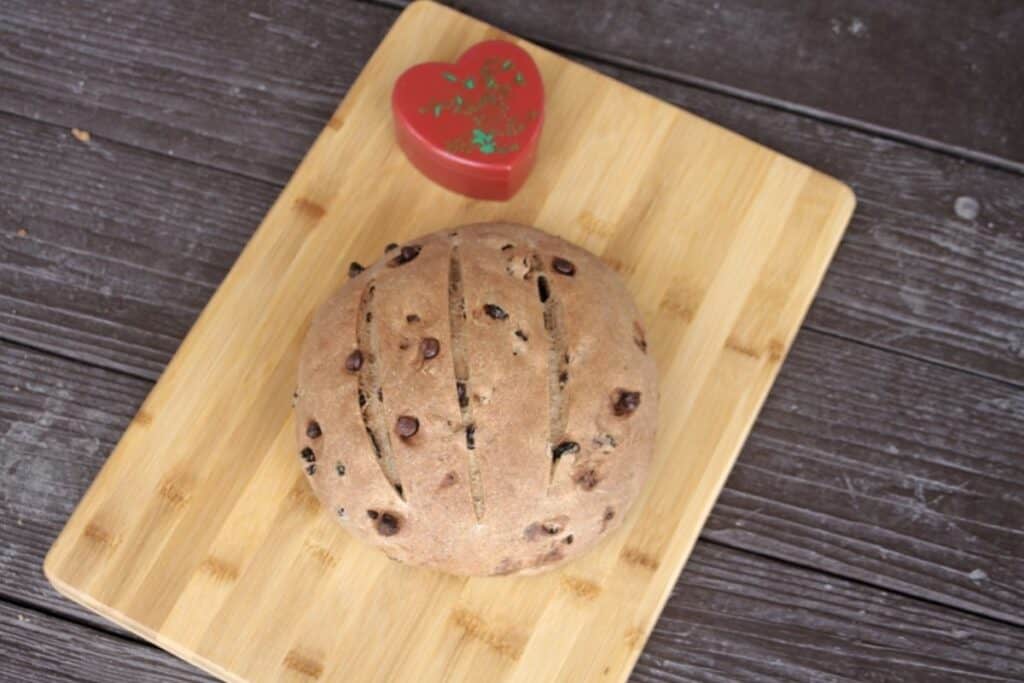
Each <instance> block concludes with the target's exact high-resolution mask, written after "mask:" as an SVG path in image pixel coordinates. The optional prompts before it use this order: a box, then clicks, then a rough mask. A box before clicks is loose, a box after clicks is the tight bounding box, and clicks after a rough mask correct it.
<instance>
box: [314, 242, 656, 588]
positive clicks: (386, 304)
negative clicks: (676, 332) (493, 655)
mask: <svg viewBox="0 0 1024 683" xmlns="http://www.w3.org/2000/svg"><path fill="white" fill-rule="evenodd" d="M389 247H390V248H389V249H388V250H387V251H386V253H385V254H384V255H383V256H382V258H381V259H380V260H379V261H378V262H377V263H375V264H374V265H372V266H369V267H367V268H365V269H364V268H363V267H362V266H359V265H358V264H353V265H352V267H351V268H350V270H349V275H350V279H349V280H348V282H346V283H345V285H343V286H342V287H341V288H340V289H339V290H338V291H337V292H336V293H335V294H333V295H332V296H331V297H330V298H329V299H328V301H327V302H326V303H325V304H324V305H323V306H322V307H321V308H320V309H319V311H318V312H317V314H316V316H315V318H314V321H313V324H312V326H311V328H310V331H309V333H308V334H307V337H306V339H305V341H304V343H303V347H302V352H301V357H300V364H299V378H298V391H297V393H298V399H297V401H296V407H295V410H296V418H297V422H296V424H297V438H298V451H299V453H300V455H301V457H300V458H299V459H298V460H299V462H300V464H302V465H303V466H304V468H305V470H306V472H307V475H308V477H309V481H310V484H311V485H312V487H313V489H314V491H315V492H316V494H317V496H318V497H319V499H320V500H321V501H322V502H323V504H324V506H325V507H326V508H327V509H329V510H333V511H336V512H337V517H338V518H339V519H340V521H341V522H342V524H344V525H345V527H346V528H347V529H348V530H349V531H350V532H352V533H353V534H354V535H356V536H357V537H359V538H361V539H362V540H364V541H366V542H369V543H371V544H374V545H376V546H378V547H381V548H382V549H383V550H384V551H385V552H386V553H387V554H388V555H389V556H390V557H392V558H394V559H397V560H400V561H402V562H407V563H410V564H417V565H427V566H431V567H434V568H436V569H440V570H443V571H448V572H452V573H456V574H468V575H488V574H508V573H530V572H536V571H543V570H545V569H548V568H551V567H553V566H556V565H558V564H560V563H561V562H563V561H566V560H568V559H570V558H572V557H575V556H577V555H579V554H581V553H583V552H585V551H586V550H587V549H588V548H590V547H592V546H593V545H594V543H595V542H597V541H598V540H599V539H600V538H602V537H603V536H604V535H605V534H607V533H608V532H609V531H611V530H612V529H613V528H615V526H617V525H618V524H619V523H620V522H621V520H622V518H623V513H624V512H625V510H626V509H627V508H628V507H629V506H630V504H631V503H632V502H633V500H634V498H635V497H636V496H637V494H638V493H639V491H640V490H641V487H642V484H643V481H644V478H645V476H646V473H647V469H648V466H649V462H650V458H651V454H652V452H653V448H654V434H655V425H656V416H657V385H656V373H655V368H654V363H653V360H652V359H651V357H650V355H649V354H648V352H647V341H646V339H645V337H644V333H643V325H642V323H641V321H640V319H639V314H638V312H637V310H636V307H635V305H634V304H633V301H632V299H631V298H630V296H629V294H628V292H627V291H626V289H625V287H624V286H623V284H622V283H621V282H620V281H619V279H618V276H617V275H616V274H615V273H614V272H613V271H612V270H611V269H610V268H608V267H607V266H605V265H604V264H603V263H602V262H601V261H600V260H599V259H598V258H597V257H595V256H593V255H592V254H590V253H589V252H587V251H585V250H583V249H581V248H579V247H576V246H574V245H572V244H569V243H568V242H565V241H564V240H561V239H559V238H557V237H554V236H552V235H548V234H546V233H544V232H541V231H539V230H536V229H534V228H528V227H525V226H519V225H511V224H504V223H492V224H479V225H472V226H463V227H460V228H457V229H454V230H447V231H443V232H438V233H434V234H431V235H427V236H424V237H422V238H420V239H417V240H413V241H411V242H410V243H408V244H405V245H401V246H400V245H389ZM316 464H320V467H316V466H315V465H316ZM311 466H312V467H311Z"/></svg>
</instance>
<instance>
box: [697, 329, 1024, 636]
mask: <svg viewBox="0 0 1024 683" xmlns="http://www.w3.org/2000/svg"><path fill="white" fill-rule="evenodd" d="M1022 444H1024V391H1022V390H1020V389H1010V388H1008V387H1007V386H1006V385H1003V384H1000V383H996V382H992V381H989V380H985V379H982V378H978V377H971V376H965V375H963V374H959V373H953V372H949V371H948V370H945V369H943V368H939V367H936V366H934V365H929V364H923V363H919V362H915V361H911V360H908V359H904V358H899V357H894V356H893V355H892V354H888V353H884V352H879V351H877V350H873V349H867V348H865V347H863V346H860V345H857V344H850V343H841V342H838V341H837V340H833V339H829V338H827V337H823V336H819V335H813V334H804V335H801V337H800V338H799V339H798V342H797V344H796V345H795V347H794V349H793V351H792V352H791V353H790V355H789V357H788V359H787V360H786V364H785V365H784V366H783V370H782V372H781V373H780V376H779V380H778V382H777V383H776V385H775V387H774V388H773V390H772V395H771V397H770V398H769V400H768V402H767V403H766V404H765V407H764V409H763V410H762V411H761V414H760V416H759V417H758V423H757V427H756V428H755V429H754V431H753V433H752V434H751V437H750V439H749V440H748V442H747V445H746V447H745V448H744V453H743V457H741V458H740V460H739V461H738V463H737V465H736V467H735V468H734V469H733V473H732V476H731V477H730V479H729V483H728V485H727V487H726V489H725V490H724V491H723V493H722V495H721V497H720V498H719V501H718V504H717V506H716V507H715V511H714V513H713V514H712V515H711V518H710V519H709V521H708V524H707V526H706V527H705V529H704V532H703V535H704V537H705V538H709V539H713V540H716V541H718V542H720V543H724V544H728V545H731V546H735V547H740V548H745V549H749V550H754V551H756V552H759V553H764V554H768V555H772V556H774V557H779V558H783V559H787V560H790V561H797V562H799V563H800V564H803V565H805V566H809V567H818V568H822V569H826V570H828V571H830V572H835V573H837V574H840V575H843V576H849V577H855V578H858V579H861V580H863V581H867V582H870V583H872V584H875V585H881V586H885V587H887V588H890V589H895V590H898V591H903V592H907V593H910V594H913V595H918V596H923V597H926V598H928V599H931V600H935V601H937V602H941V603H944V604H948V605H952V606H954V607H959V608H962V609H967V610H971V611H976V612H979V613H981V614H986V615H989V616H992V617H995V618H999V619H1005V620H1007V621H1011V622H1014V623H1018V624H1024V530H1022V529H1021V524H1020V520H1021V519H1024V498H1022V496H1021V494H1020V492H1021V491H1022V490H1024V461H1022V459H1021V457H1020V456H1021V445H1022Z"/></svg>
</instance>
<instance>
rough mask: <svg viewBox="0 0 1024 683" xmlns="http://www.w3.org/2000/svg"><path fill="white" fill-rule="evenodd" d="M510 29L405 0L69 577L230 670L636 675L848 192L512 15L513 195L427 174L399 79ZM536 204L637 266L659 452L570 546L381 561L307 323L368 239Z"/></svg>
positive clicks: (75, 521) (504, 215)
mask: <svg viewBox="0 0 1024 683" xmlns="http://www.w3.org/2000/svg"><path fill="white" fill-rule="evenodd" d="M493 37H504V38H508V39H513V38H511V37H510V36H506V35H504V34H502V33H501V32H499V31H497V30H495V29H493V28H491V27H488V26H486V25H485V24H482V23H480V22H478V21H474V20H473V19H470V18H468V17H465V16H463V15H461V14H458V13H457V12H455V11H452V10H450V9H446V8H444V7H441V6H439V5H435V4H431V3H426V2H421V3H416V4H414V5H413V6H412V7H410V8H409V9H408V10H406V11H405V12H404V13H403V14H402V16H401V18H400V19H399V20H398V21H397V23H396V24H395V26H394V28H393V29H392V30H391V32H390V33H389V34H388V35H387V37H386V38H385V39H384V42H383V43H382V44H381V46H380V48H379V49H378V50H377V52H376V53H375V54H374V56H373V58H372V59H371V60H370V63H369V64H368V65H367V66H366V68H365V69H364V71H363V73H362V75H361V76H360V77H359V79H358V80H357V81H356V83H355V84H354V85H353V86H352V89H351V90H350V92H349V93H348V95H347V97H346V98H345V100H344V101H343V102H342V104H341V106H340V107H339V108H338V110H337V112H336V113H335V114H334V116H333V117H332V118H331V120H330V121H329V122H328V124H327V127H326V128H325V129H324V130H323V132H322V133H321V134H320V136H319V138H317V140H316V142H315V144H314V145H313V147H312V149H311V150H310V152H309V154H308V155H307V157H306V159H305V160H304V161H303V162H302V164H301V165H300V166H299V168H298V170H297V171H296V172H295V175H294V176H293V177H292V179H291V181H290V182H289V183H288V186H287V187H286V188H285V189H284V192H283V193H282V194H281V197H280V198H279V199H278V201H277V202H276V203H275V204H274V206H273V208H272V209H271V210H270V212H269V214H268V215H267V217H266V219H265V220H264V221H263V224H262V225H261V226H260V228H259V230H258V231H257V233H256V235H255V236H254V237H253V239H252V241H251V242H250V243H249V245H248V246H247V247H246V249H245V250H244V252H243V253H242V255H241V256H240V257H239V259H238V262H237V263H236V264H235V267H234V268H233V269H232V270H231V272H230V274H229V275H228V277H227V278H226V280H225V281H224V284H223V285H222V286H221V288H220V289H219V290H218V291H217V293H216V294H215V295H214V297H213V299H212V300H211V301H210V304H209V305H208V306H207V308H206V310H205V311H204V312H203V314H202V315H201V316H200V318H199V321H198V322H197V323H196V325H195V327H194V328H193V329H192V331H191V332H190V333H189V335H188V337H187V338H186V339H185V341H184V343H183V344H182V346H181V349H180V350H179V351H178V353H177V354H176V355H175V357H174V359H173V360H172V361H171V363H170V365H169V366H168V368H167V370H166V372H165V373H164V375H163V377H162V378H161V380H160V382H159V383H158V384H157V386H156V388H154V390H153V392H152V393H151V394H150V396H149V398H147V399H146V401H145V403H144V404H143V406H142V408H141V409H140V410H139V413H138V415H137V416H136V417H135V419H134V420H133V422H132V424H131V425H130V426H129V428H128V430H127V431H126V432H125V434H124V437H123V438H122V440H121V442H120V444H119V445H118V447H117V449H116V450H115V451H114V453H113V455H112V456H111V457H110V459H109V460H108V462H107V463H106V465H105V466H104V468H103V470H102V471H101V472H100V474H99V476H98V477H97V478H96V481H95V482H94V483H93V485H92V487H91V488H90V489H89V491H88V493H87V494H86V496H85V498H84V499H83V500H82V502H81V504H80V505H79V506H78V509H77V510H76V511H75V513H74V515H73V516H72V517H71V519H70V521H69V522H68V524H67V526H66V527H65V529H64V531H63V533H62V534H61V535H60V538H59V539H58V540H57V542H56V543H55V544H54V546H53V548H52V550H51V551H50V554H49V556H48V557H47V560H46V566H45V569H46V574H47V576H48V577H49V578H50V580H51V581H52V582H53V584H54V585H55V586H56V587H57V588H58V589H59V590H60V591H62V592H63V593H64V594H66V595H68V596H69V597H71V598H72V599H74V600H77V601H79V602H81V603H83V604H85V605H87V606H88V607H91V608H93V609H95V610H96V611H98V612H100V613H101V614H103V615H105V616H107V617H109V618H110V619H112V620H113V621H116V622H117V623H118V624H121V625H122V626H125V627H127V628H129V629H131V630H133V631H135V632H137V633H139V634H141V635H143V636H145V637H146V638H148V639H150V640H152V641H154V642H155V643H157V644H159V645H161V646H162V647H165V648H167V649H168V650H170V651H171V652H174V653H175V654H177V655H179V656H181V657H183V658H185V659H187V660H188V661H191V662H194V663H195V664H197V665H198V666H201V667H203V668H204V669H207V670H208V671H210V672H212V673H214V674H216V675H218V676H222V677H224V678H226V679H231V680H260V681H280V680H295V681H300V680H345V681H368V680H391V681H435V680H458V681H462V680H465V681H530V682H535V681H544V680H565V681H595V680H609V681H616V680H622V679H625V678H626V676H627V675H628V673H629V671H630V668H631V667H632V664H633V662H634V661H635V660H636V657H637V655H638V654H639V652H640V650H641V649H642V648H643V646H644V642H645V640H646V638H647V636H648V634H649V632H650V630H651V628H652V627H653V625H654V622H655V620H656V619H657V616H658V612H659V611H660V609H661V607H662V605H663V604H664V601H665V599H666V597H667V596H668V594H669V591H670V589H671V588H672V585H673V584H674V583H675V580H676V577H677V576H678V574H679V572H680V570H681V569H682V566H683V563H684V562H685V561H686V558H687V555H688V554H689V552H690V549H691V548H692V546H693V544H694V541H695V540H696V538H697V535H698V533H699V531H700V528H701V525H702V523H703V522H704V519H705V517H706V516H707V514H708V512H709V511H710V509H711V506H712V504H713V503H714V501H715V498H716V496H717V495H718V492H719V490H720V488H721V487H722V484H723V482H724V481H725V478H726V475H727V474H728V473H729V469H730V467H731V466H732V464H733V461H734V460H735V458H736V456H737V454H738V452H739V450H740V447H741V445H742V443H743V440H744V438H745V437H746V435H747V432H748V431H749V429H750V427H751V424H752V423H753V421H754V418H755V416H756V415H757V412H758V409H759V407H760V406H761V403H762V402H763V400H764V398H765V395H766V394H767V393H768V389H769V387H770V385H771V383H772V380H773V379H774V377H775V375H776V373H777V372H778V370H779V366H780V364H781V363H782V360H783V358H784V357H785V355H786V351H787V349H788V348H789V346H790V343H791V341H792V339H793V336H794V335H795V333H796V331H797V328H798V327H799V325H800V321H801V319H802V317H803V315H804V313H805V312H806V310H807V308H808V306H809V305H810V302H811V299H812V297H813V295H814V292H815V289H816V288H817V286H818V283H819V282H820V280H821V278H822V276H823V274H824V272H825V268H826V266H827V264H828V261H829V259H830V257H831V255H832V253H833V251H834V249H835V247H836V245H837V243H838V242H839V239H840V236H841V235H842V233H843V230H844V228H845V226H846V223H847V221H848V219H849V217H850V214H851V212H852V210H853V206H854V197H853V194H852V193H851V192H850V190H849V189H848V188H847V187H846V186H844V185H842V184H840V183H839V182H837V181H835V180H833V179H831V178H828V177H826V176H824V175H822V174H820V173H818V172H816V171H814V170H812V169H810V168H808V167H806V166H803V165H801V164H799V163H797V162H795V161H793V160H791V159H787V158H785V157H783V156H781V155H779V154H777V153H775V152H772V151H771V150H768V149H765V148H764V147H761V146H759V145H756V144H754V143H753V142H750V141H749V140H745V139H744V138H742V137H740V136H738V135H736V134H734V133H731V132H729V131H727V130H724V129H722V128H719V127H718V126H715V125H713V124H711V123H708V122H706V121H703V120H701V119H699V118H697V117H695V116H692V115H690V114H688V113H686V112H684V111H681V110H679V109H677V108H675V107H672V106H669V105H667V104H665V103H663V102H660V101H658V100H656V99H654V98H652V97H649V96H647V95H645V94H643V93H640V92H637V91H635V90H632V89H630V88H628V87H626V86H624V85H622V84H620V83H617V82H615V81H613V80H611V79H608V78H606V77H604V76H601V75H599V74H597V73H595V72H593V71H591V70H589V69H585V68H583V67H581V66H578V65H576V64H573V63H571V62H568V61H566V60H565V59H562V58H561V57H558V56H556V55H554V54H552V53H550V52H547V51H545V50H543V49H540V48H538V47H536V46H533V45H530V44H528V43H525V42H521V41H520V45H522V46H523V47H524V48H525V49H526V50H528V51H529V52H530V53H531V54H532V55H533V57H534V58H535V59H536V61H537V64H538V66H539V67H540V70H541V73H542V74H543V77H544V81H545V83H546V86H547V93H548V101H547V121H546V124H545V126H546V128H545V131H544V135H543V139H542V141H541V147H540V156H539V161H538V164H537V167H536V168H535V170H534V172H533V174H532V176H531V177H530V179H529V180H528V181H527V183H526V185H525V186H524V188H523V190H522V191H521V192H520V193H519V194H518V195H517V196H516V197H515V198H514V200H512V201H510V202H508V203H494V202H484V201H475V200H470V199H467V198H465V197H461V196H458V195H455V194H452V193H449V192H447V191H446V190H443V189H441V188H439V187H437V186H435V185H433V184H431V183H430V182H428V181H426V180H425V179H424V178H422V177H421V176H420V175H419V174H418V173H417V172H416V171H415V170H414V169H413V168H412V166H411V165H410V164H409V163H408V162H407V161H406V159H405V158H404V157H403V155H402V153H401V152H400V151H399V150H398V148H397V146H396V144H395V141H394V136H393V133H392V128H391V118H390V109H389V95H390V89H391V84H392V83H394V81H395V78H396V77H397V76H398V74H399V73H400V72H401V71H402V70H404V69H405V68H406V67H408V66H410V65H412V64H414V63H417V62H421V61H427V60H444V61H450V60H454V59H455V58H456V57H457V56H458V55H459V54H460V53H461V52H462V51H463V50H464V49H465V48H467V47H468V46H469V45H471V44H472V43H474V42H476V41H479V40H482V39H484V38H493ZM492 219H504V220H511V221H518V222H522V223H528V224H533V225H537V226H538V227H540V228H543V229H545V230H547V231H550V232H553V233H557V234H559V235H562V236H563V237H565V238H567V239H569V240H572V241H574V242H576V243H578V244H581V245H583V246H585V247H586V248H588V249H590V250H592V251H593V252H595V253H597V254H600V255H602V257H603V258H604V259H605V260H606V261H607V262H608V263H609V264H611V265H612V267H614V268H615V269H616V270H617V271H618V272H619V273H620V274H621V275H622V277H623V278H624V279H625V280H626V282H627V283H628V286H629V288H630V290H631V291H632V292H633V294H634V295H635V296H636V298H637V301H638V303H639V306H640V308H641V309H642V311H643V313H644V316H645V318H646V320H647V322H648V327H649V333H648V334H649V340H650V344H651V349H652V352H653V353H654V354H655V358H656V360H657V362H658V365H659V369H660V373H661V393H662V401H661V406H662V414H661V423H660V425H661V426H660V434H659V442H658V449H657V454H656V459H655V464H654V467H653V470H652V476H651V479H650V483H649V485H648V487H647V490H646V491H645V493H644V495H643V497H642V499H641V500H640V502H639V503H638V505H637V506H636V507H635V508H634V510H633V512H632V513H631V514H630V515H629V516H628V518H627V520H626V523H625V525H624V528H622V529H621V530H620V531H619V532H617V533H615V534H613V535H612V536H610V537H609V538H607V539H606V540H605V542H604V543H603V544H602V545H601V546H599V548H598V549H597V550H595V551H594V552H592V553H590V554H588V555H587V556H585V557H584V558H582V559H581V560H578V561H576V562H574V563H571V564H570V565H568V566H566V567H565V568H563V569H561V570H560V571H557V572H554V573H551V574H548V575H543V576H540V577H531V578H508V577H506V578H487V579H465V578H458V577H452V576H445V575H441V574H438V573H435V572H431V571H427V570H422V569H415V568H411V567H407V566H403V565H399V564H396V563H393V562H391V561H389V560H388V559H387V558H385V557H384V556H383V555H381V554H379V553H378V552H376V551H373V550H370V549H367V548H365V547H362V546H361V545H360V544H358V543H357V542H356V541H354V540H352V539H351V538H349V537H348V536H347V535H346V534H345V532H344V531H343V530H342V529H341V528H340V526H339V525H338V524H337V523H336V522H335V521H334V519H333V517H332V515H330V514H328V513H327V512H325V511H323V510H321V509H320V507H319V506H318V504H317V501H316V500H315V499H314V497H313V495H312V493H311V492H310V490H309V488H308V486H307V484H306V481H305V479H304V475H302V473H301V472H300V467H299V464H298V460H297V458H296V456H295V449H296V446H295V444H294V443H293V432H292V424H291V420H292V417H291V405H290V402H291V396H292V391H293V390H294V388H295V387H294V383H295V374H296V363H297V355H298V349H299V343H300V340H301V339H302V337H303V334H304V332H305V330H306V329H307V326H308V325H309V323H310V318H311V316H312V313H313V311H314V309H315V308H316V307H317V305H318V304H319V303H320V302H321V301H323V300H324V299H325V298H326V297H327V295H328V294H329V293H330V292H331V291H332V290H333V289H335V288H336V287H337V286H338V285H339V284H340V283H341V282H342V281H343V280H344V279H345V278H346V269H347V267H348V263H349V262H350V261H352V260H357V261H361V262H364V263H365V262H370V261H373V260H374V259H375V258H377V257H378V256H379V255H380V254H381V253H382V250H383V248H384V245H385V244H387V243H388V242H392V241H394V242H403V241H406V240H408V239H411V238H413V237H415V236H417V235H422V234H424V233H427V232H431V231H433V230H437V229H440V228H444V227H447V226H452V225H457V224H460V223H466V222H472V221H485V220H492Z"/></svg>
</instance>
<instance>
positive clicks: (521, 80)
mask: <svg viewBox="0 0 1024 683" xmlns="http://www.w3.org/2000/svg"><path fill="white" fill-rule="evenodd" d="M525 82H526V79H525V78H523V73H522V72H521V71H517V72H516V83H518V84H519V85H522V84H523V83H525Z"/></svg>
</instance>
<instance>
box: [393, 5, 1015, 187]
mask: <svg viewBox="0 0 1024 683" xmlns="http://www.w3.org/2000/svg"><path fill="white" fill-rule="evenodd" d="M388 4H401V3H388ZM457 4H458V5H459V6H460V7H461V8H463V10H464V11H467V12H469V13H470V14H472V15H474V16H478V17H480V18H481V19H483V20H484V21H487V22H490V23H493V24H496V25H498V26H501V27H503V28H505V29H506V30H508V31H510V32H513V33H517V34H519V35H522V36H524V37H527V38H529V39H531V40H539V41H541V42H543V43H544V44H545V45H548V46H553V47H555V48H556V49H562V50H567V51H569V52H571V53H573V54H582V55H586V56H588V57H593V58H596V59H599V60H603V61H610V62H612V63H616V64H620V65H628V66H630V67H632V68H637V69H641V70H646V71H650V72H652V73H656V74H658V75H661V76H664V77H667V78H670V79H672V80H679V81H681V82H684V83H689V84H696V85H699V86H701V87H704V88H711V89H715V90H718V91H721V92H728V93H735V94H737V95H738V96H740V97H743V98H749V99H752V100H755V101H765V102H771V103H772V104H773V105H774V106H779V107H783V108H786V109H791V110H795V111H800V112H809V113H811V114H812V115H813V116H815V117H821V118H825V119H827V120H832V121H839V122H843V123H845V124H848V125H853V126H855V127H858V128H862V129H867V130H871V131H874V130H878V131H881V132H884V134H886V135H887V136H894V137H898V138H902V139H907V140H912V141H915V142H918V143H920V144H926V145H928V146H933V147H937V148H940V149H948V150H951V151H953V152H954V153H961V154H965V155H968V156H972V157H975V158H981V159H985V160H988V161H991V162H993V163H998V164H1000V165H1003V166H1005V167H1008V168H1013V169H1016V170H1018V171H1021V170H1024V132H1022V129H1021V125H1020V122H1021V121H1024V99H1022V98H1021V97H1020V96H1019V94H1018V93H1020V92H1022V91H1024V70H1021V69H1019V68H1014V66H1013V65H1018V64H1020V63H1021V62H1022V61H1024V40H1022V39H1021V35H1020V27H1021V26H1022V25H1024V7H1022V6H1021V4H1020V3H1019V2H1017V1H1016V0H982V1H981V2H973V3H971V5H970V7H964V4H963V3H962V2H957V1H956V0H942V1H939V2H935V1H929V0H923V1H922V0H899V1H897V2H886V3H878V2H874V1H873V0H826V1H825V2H818V3H815V4H814V6H813V7H812V8H809V7H808V6H807V5H806V4H805V3H801V2H798V1H795V0H790V1H789V2H774V3H764V2H758V1H757V0H730V1H729V2H720V3H716V4H708V3H706V2H697V1H696V0H655V1H654V2H645V3H644V4H643V6H642V7H637V6H635V5H633V4H630V3H622V2H616V1H615V0H598V1H597V2H587V3H549V2H544V1H543V0H528V1H527V2H518V3H508V2H501V1H500V0H461V1H460V2H458V3H457ZM924 112H927V115H923V113H924Z"/></svg>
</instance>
